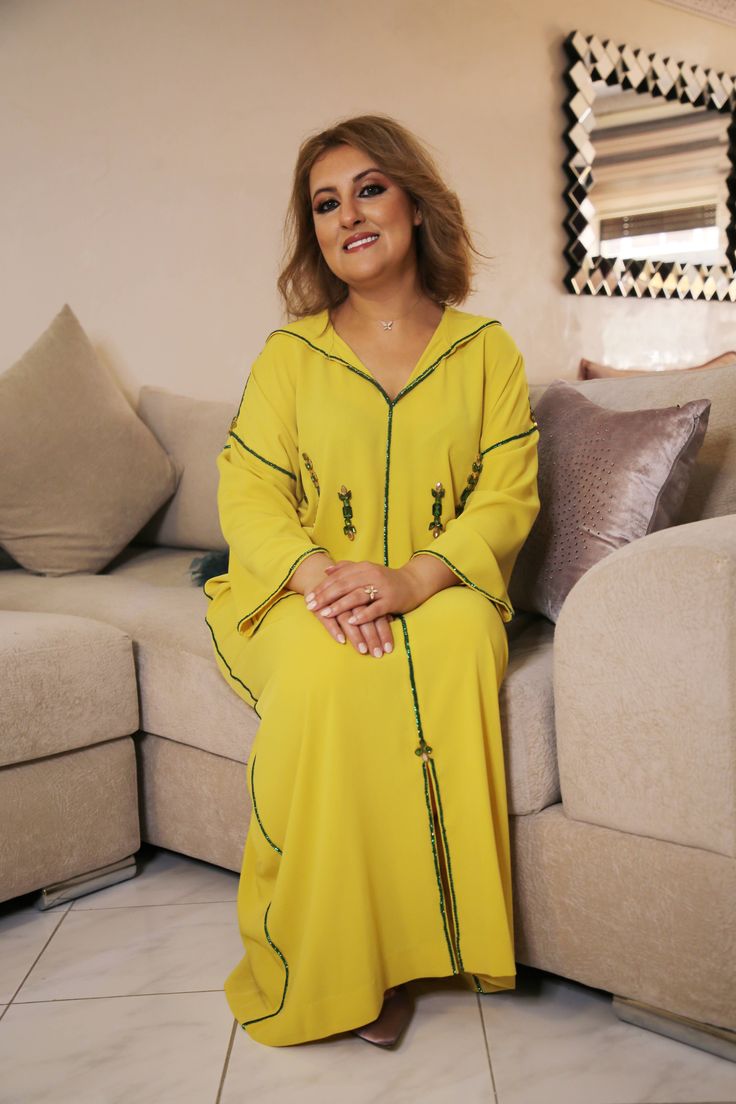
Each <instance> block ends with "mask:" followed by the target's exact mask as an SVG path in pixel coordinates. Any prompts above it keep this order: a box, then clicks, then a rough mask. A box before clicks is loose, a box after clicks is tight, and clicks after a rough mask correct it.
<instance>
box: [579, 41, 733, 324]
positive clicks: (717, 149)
mask: <svg viewBox="0 0 736 1104" xmlns="http://www.w3.org/2000/svg"><path fill="white" fill-rule="evenodd" d="M564 46H565V53H566V57H567V68H566V70H565V84H566V87H567V92H568V95H567V98H566V100H565V113H566V116H567V128H566V130H565V143H566V146H567V150H568V156H567V157H566V159H565V163H564V164H565V170H566V175H567V181H568V182H567V186H566V188H565V191H564V193H563V194H564V197H565V200H566V202H567V206H568V215H567V217H566V219H565V222H564V225H565V227H566V229H567V231H568V243H567V246H566V249H565V255H566V259H567V261H568V272H567V274H566V276H565V286H566V287H567V289H568V290H569V291H571V292H573V293H574V294H576V295H584V294H587V295H601V294H603V295H636V296H639V297H640V298H654V297H656V296H664V297H665V298H673V299H699V298H705V299H716V300H719V299H720V300H724V301H730V302H736V77H732V76H728V75H727V74H725V73H716V72H715V70H713V69H703V68H702V67H701V66H699V65H688V64H686V63H685V62H681V61H674V60H673V59H671V58H668V57H662V56H660V55H659V54H650V53H646V52H645V51H644V50H640V49H634V48H633V47H630V46H626V45H623V46H615V45H614V44H613V43H612V42H611V41H610V40H605V41H601V40H599V39H598V38H597V37H596V36H595V35H589V36H588V37H587V38H586V37H584V36H583V35H582V34H581V33H580V32H579V31H573V32H572V33H571V34H570V35H568V37H567V38H566V39H565V43H564Z"/></svg>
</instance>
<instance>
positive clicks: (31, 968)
mask: <svg viewBox="0 0 736 1104" xmlns="http://www.w3.org/2000/svg"><path fill="white" fill-rule="evenodd" d="M71 910H72V909H71V905H69V906H68V907H67V908H66V909H65V910H64V912H62V913H61V915H60V916H59V923H58V924H56V926H55V927H54V929H53V931H52V932H51V933H50V935H49V937H48V939H47V940H46V942H45V943H44V945H43V947H42V948H41V950H40V951H39V952H38V954H37V955H36V957H35V958H34V960H33V962H32V963H31V965H30V966H29V967H28V970H27V971H26V973H25V974H24V976H23V978H22V979H21V982H20V985H19V986H18V988H17V989H16V990H15V992H14V993H13V995H12V997H11V998H10V1000H9V1001H8V1003H7V1005H6V1006H5V1008H4V1009H3V1012H2V1016H0V1019H2V1018H3V1017H4V1016H5V1013H6V1012H7V1011H8V1009H9V1008H11V1006H12V1005H13V1004H14V1003H15V1000H16V997H17V996H18V994H19V993H20V991H21V989H22V988H23V986H24V985H25V983H26V982H27V981H28V979H29V977H30V976H31V974H32V973H33V971H34V970H35V968H36V966H38V963H39V960H40V959H41V957H42V956H43V953H44V951H46V949H47V948H48V945H49V943H50V942H51V940H52V939H53V938H54V936H55V935H56V933H57V932H58V930H59V928H60V927H61V925H62V924H63V922H64V918H65V917H66V916H68V915H69V913H70V912H71ZM25 1003H26V1002H25V1001H18V1004H25Z"/></svg>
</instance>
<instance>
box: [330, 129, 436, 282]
mask: <svg viewBox="0 0 736 1104" xmlns="http://www.w3.org/2000/svg"><path fill="white" fill-rule="evenodd" d="M309 195H310V200H311V205H312V218H313V220H314V229H315V233H316V235H317V241H318V242H319V247H320V249H321V250H322V253H323V255H324V258H325V261H326V262H327V264H328V265H329V267H330V268H331V269H332V271H333V272H334V273H335V275H336V276H338V277H339V278H340V279H341V280H344V281H345V283H347V284H348V285H349V286H351V287H352V286H355V287H357V288H361V287H363V288H375V287H377V286H380V285H381V284H382V283H383V282H384V281H386V280H387V279H389V280H390V279H392V278H394V277H395V276H397V275H399V274H401V273H403V272H405V271H407V270H410V271H411V270H413V269H415V268H416V252H415V246H414V227H415V226H417V225H418V224H419V223H420V222H421V215H420V214H418V213H417V210H416V207H415V205H414V203H413V201H412V200H411V198H410V196H409V195H408V193H407V192H405V191H404V189H403V188H400V187H399V186H398V184H395V183H394V181H393V180H392V179H391V177H390V176H387V175H386V173H384V172H382V171H381V170H380V169H379V168H378V166H377V165H376V164H375V163H374V161H373V158H372V157H370V156H369V155H368V154H366V153H363V152H362V150H359V149H356V148H355V147H354V146H348V145H341V146H336V147H335V148H333V149H330V150H327V151H326V152H325V153H323V154H322V155H321V157H319V158H318V159H317V161H315V163H314V165H313V166H312V171H311V172H310V174H309ZM356 235H358V236H359V237H361V238H366V239H370V241H366V243H365V244H364V245H361V244H356V245H355V246H354V247H353V248H352V249H347V248H346V246H347V245H348V243H349V242H350V241H351V239H353V238H355V237H356Z"/></svg>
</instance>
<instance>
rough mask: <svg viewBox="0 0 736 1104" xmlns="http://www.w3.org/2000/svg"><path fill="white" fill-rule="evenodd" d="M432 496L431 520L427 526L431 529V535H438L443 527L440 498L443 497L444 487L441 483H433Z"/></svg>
mask: <svg viewBox="0 0 736 1104" xmlns="http://www.w3.org/2000/svg"><path fill="white" fill-rule="evenodd" d="M432 497H433V498H434V502H433V503H432V520H431V521H430V523H429V525H428V526H427V528H428V529H431V530H432V535H433V536H435V537H438V536H439V535H440V533H441V532H442V530H443V529H444V528H445V527H444V525H443V524H442V499H443V498H444V497H445V488H444V487H443V486H442V484H441V483H435V485H434V487H433V488H432Z"/></svg>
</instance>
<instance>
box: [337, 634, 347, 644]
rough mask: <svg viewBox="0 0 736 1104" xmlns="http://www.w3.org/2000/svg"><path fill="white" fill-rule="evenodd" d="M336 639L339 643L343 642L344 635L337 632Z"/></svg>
mask: <svg viewBox="0 0 736 1104" xmlns="http://www.w3.org/2000/svg"><path fill="white" fill-rule="evenodd" d="M337 639H338V640H339V641H340V643H341V644H344V643H345V637H344V636H343V635H342V633H338V634H337Z"/></svg>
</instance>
